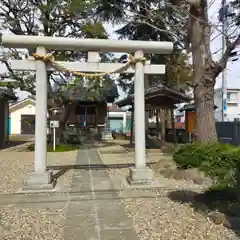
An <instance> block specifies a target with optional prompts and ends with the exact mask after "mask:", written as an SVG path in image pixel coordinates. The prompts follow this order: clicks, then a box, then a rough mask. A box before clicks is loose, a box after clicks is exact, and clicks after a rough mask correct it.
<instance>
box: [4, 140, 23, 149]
mask: <svg viewBox="0 0 240 240" xmlns="http://www.w3.org/2000/svg"><path fill="white" fill-rule="evenodd" d="M27 142H28V141H8V142H7V143H4V144H3V145H2V146H0V150H3V149H7V148H10V147H16V146H19V145H22V144H24V143H27Z"/></svg>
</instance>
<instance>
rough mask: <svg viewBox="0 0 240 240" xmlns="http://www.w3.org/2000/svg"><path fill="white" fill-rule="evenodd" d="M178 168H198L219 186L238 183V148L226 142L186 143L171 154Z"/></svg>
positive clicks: (239, 164)
mask: <svg viewBox="0 0 240 240" xmlns="http://www.w3.org/2000/svg"><path fill="white" fill-rule="evenodd" d="M173 160H174V161H175V162H176V163H177V166H178V167H179V168H183V169H187V168H198V169H199V170H201V171H203V172H204V173H205V174H206V175H207V176H209V177H211V178H213V180H215V183H216V184H218V185H221V186H229V187H234V186H236V185H237V184H238V178H239V173H238V170H239V166H240V148H238V147H234V146H231V145H227V144H220V143H211V144H199V143H193V144H187V145H185V146H183V147H181V148H180V149H179V150H178V151H176V152H175V153H174V155H173Z"/></svg>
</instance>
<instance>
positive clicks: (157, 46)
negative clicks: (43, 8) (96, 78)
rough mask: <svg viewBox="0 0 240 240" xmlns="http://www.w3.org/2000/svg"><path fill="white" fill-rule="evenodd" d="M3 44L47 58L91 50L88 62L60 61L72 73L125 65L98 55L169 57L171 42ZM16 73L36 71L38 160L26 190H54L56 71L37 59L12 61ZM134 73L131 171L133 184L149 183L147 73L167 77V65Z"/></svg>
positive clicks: (140, 66)
mask: <svg viewBox="0 0 240 240" xmlns="http://www.w3.org/2000/svg"><path fill="white" fill-rule="evenodd" d="M2 45H3V46H4V47H11V48H27V49H37V54H40V55H46V54H47V51H46V49H54V50H74V51H88V52H89V55H88V56H89V58H88V62H57V63H58V64H60V65H62V66H64V67H65V68H69V69H71V70H73V71H79V72H80V71H81V72H108V71H111V70H114V69H118V68H120V67H122V66H123V64H121V63H99V62H98V60H97V56H98V52H124V53H132V52H135V57H136V58H142V57H144V53H155V54H170V53H171V52H172V50H173V44H172V43H171V42H154V41H128V40H105V39H74V38H62V37H42V36H21V35H3V36H2ZM10 66H11V68H12V69H13V70H19V71H21V70H28V71H36V116H35V119H36V120H35V122H36V124H35V161H34V172H33V173H32V174H31V175H30V178H29V180H28V181H27V182H26V184H25V187H24V189H26V190H42V189H52V188H53V184H52V175H51V172H49V171H47V170H46V167H47V71H55V69H54V68H53V67H52V66H51V65H50V64H45V63H44V62H43V61H35V60H11V61H10ZM124 72H126V73H135V78H134V79H135V80H134V109H135V110H134V111H135V158H136V159H135V168H132V169H130V177H129V180H130V183H133V184H134V183H136V184H143V183H150V182H151V181H152V178H153V175H152V170H151V169H150V168H148V167H147V166H146V156H145V151H146V148H145V117H144V116H145V100H144V74H146V75H148V74H164V73H165V65H151V64H146V65H145V64H144V63H143V62H141V61H139V62H137V63H136V64H135V67H134V68H128V69H125V70H124Z"/></svg>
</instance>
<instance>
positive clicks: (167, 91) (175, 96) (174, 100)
mask: <svg viewBox="0 0 240 240" xmlns="http://www.w3.org/2000/svg"><path fill="white" fill-rule="evenodd" d="M190 100H192V98H191V97H189V96H187V95H186V94H184V93H182V92H179V91H177V90H174V89H171V88H169V87H166V86H163V85H157V86H154V87H150V88H148V89H147V90H145V103H146V104H149V105H152V106H158V107H164V106H167V107H172V106H173V105H174V104H178V103H182V102H189V101H190ZM133 102H134V94H130V95H129V96H128V97H126V98H124V99H122V100H119V101H117V102H115V104H117V105H118V106H119V107H123V106H128V105H132V104H133Z"/></svg>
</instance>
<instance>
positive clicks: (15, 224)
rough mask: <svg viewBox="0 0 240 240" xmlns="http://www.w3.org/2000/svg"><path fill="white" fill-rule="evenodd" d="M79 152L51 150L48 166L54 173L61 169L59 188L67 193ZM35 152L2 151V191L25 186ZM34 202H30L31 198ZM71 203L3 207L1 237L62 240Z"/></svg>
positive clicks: (0, 162)
mask: <svg viewBox="0 0 240 240" xmlns="http://www.w3.org/2000/svg"><path fill="white" fill-rule="evenodd" d="M76 155H77V151H72V152H61V153H48V166H50V167H53V169H55V170H53V174H57V173H58V172H59V171H61V172H62V175H61V176H60V177H59V178H58V181H57V186H56V188H58V189H60V191H64V192H68V191H69V189H70V187H71V183H72V174H73V171H74V170H73V169H71V165H74V164H76ZM33 161H34V153H33V152H1V153H0V168H1V174H0V194H1V195H5V194H7V195H8V194H14V193H15V192H16V191H17V190H19V189H20V188H21V186H22V183H23V180H24V179H26V177H27V174H28V173H29V172H31V171H32V170H33ZM46 198H47V196H46ZM30 202H31V201H30ZM30 205H32V204H30ZM67 206H68V202H54V203H49V204H48V203H47V204H46V203H45V204H41V202H39V203H38V204H35V205H34V207H33V206H31V207H30V206H26V205H18V207H17V206H16V205H14V204H11V202H9V205H7V206H5V207H1V208H0V238H1V239H4V240H17V239H19V240H20V239H21V240H33V239H36V240H37V239H39V240H52V239H54V240H60V239H61V240H63V232H64V228H63V226H64V221H65V218H66V211H67Z"/></svg>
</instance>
